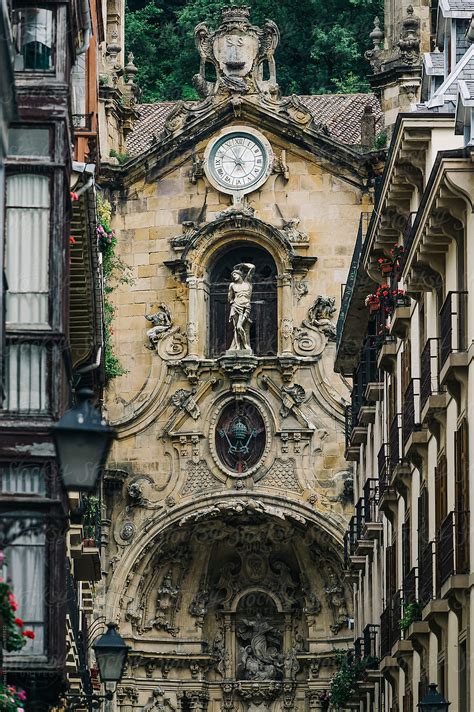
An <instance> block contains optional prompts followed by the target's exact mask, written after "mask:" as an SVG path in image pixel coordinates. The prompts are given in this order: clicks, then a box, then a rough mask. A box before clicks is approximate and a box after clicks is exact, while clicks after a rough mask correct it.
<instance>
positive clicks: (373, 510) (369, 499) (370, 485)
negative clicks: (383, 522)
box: [364, 477, 379, 523]
mask: <svg viewBox="0 0 474 712" xmlns="http://www.w3.org/2000/svg"><path fill="white" fill-rule="evenodd" d="M378 503H379V481H378V479H375V478H373V477H371V478H370V479H368V480H367V481H366V483H365V485H364V520H365V522H366V523H367V522H375V521H376V520H377V506H378Z"/></svg>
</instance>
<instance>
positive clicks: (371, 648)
mask: <svg viewBox="0 0 474 712" xmlns="http://www.w3.org/2000/svg"><path fill="white" fill-rule="evenodd" d="M378 628H379V626H378V625H371V624H369V625H366V626H365V628H364V630H363V631H362V637H363V651H364V658H372V659H373V662H371V663H369V664H368V665H367V667H368V668H371V667H376V666H377V657H378V655H377V630H378Z"/></svg>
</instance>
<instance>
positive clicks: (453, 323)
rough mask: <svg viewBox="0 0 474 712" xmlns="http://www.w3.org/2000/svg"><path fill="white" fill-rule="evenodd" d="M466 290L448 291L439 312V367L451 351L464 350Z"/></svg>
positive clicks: (465, 337)
mask: <svg viewBox="0 0 474 712" xmlns="http://www.w3.org/2000/svg"><path fill="white" fill-rule="evenodd" d="M466 316H467V292H448V294H447V296H446V299H445V301H444V304H443V306H442V307H441V310H440V312H439V328H440V335H441V336H440V338H441V343H440V368H443V366H444V364H445V363H446V361H447V360H448V357H449V356H450V354H452V353H459V352H460V351H465V349H466V344H467V335H466Z"/></svg>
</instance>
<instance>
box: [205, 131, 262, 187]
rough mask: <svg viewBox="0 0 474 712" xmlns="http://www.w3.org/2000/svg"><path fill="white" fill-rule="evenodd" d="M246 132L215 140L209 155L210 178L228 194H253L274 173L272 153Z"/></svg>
mask: <svg viewBox="0 0 474 712" xmlns="http://www.w3.org/2000/svg"><path fill="white" fill-rule="evenodd" d="M267 143H268V142H267V141H266V139H265V138H264V137H263V136H262V139H260V138H259V137H257V136H254V135H253V134H251V133H247V132H244V131H231V132H228V133H225V134H224V135H223V136H221V137H220V138H218V139H217V140H215V141H214V142H213V143H212V144H211V146H210V148H209V150H208V151H207V160H206V168H207V174H208V178H209V179H210V180H211V183H213V184H214V185H215V186H216V187H217V188H218V189H219V190H222V191H223V192H226V193H239V192H240V193H250V192H251V191H252V190H256V189H257V188H258V187H259V186H260V185H262V183H263V182H264V181H265V180H266V178H267V177H268V175H269V169H270V170H271V149H269V147H267V145H266V144H267Z"/></svg>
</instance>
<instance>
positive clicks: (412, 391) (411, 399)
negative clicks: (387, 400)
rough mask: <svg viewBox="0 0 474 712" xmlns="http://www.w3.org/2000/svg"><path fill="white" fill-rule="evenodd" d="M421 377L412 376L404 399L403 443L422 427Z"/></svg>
mask: <svg viewBox="0 0 474 712" xmlns="http://www.w3.org/2000/svg"><path fill="white" fill-rule="evenodd" d="M419 405H420V379H419V378H412V379H411V380H410V383H409V384H408V386H407V389H406V391H405V395H404V399H403V417H402V432H403V445H406V444H407V441H408V438H409V437H410V435H412V433H413V431H414V430H417V429H419V427H420V408H419Z"/></svg>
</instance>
